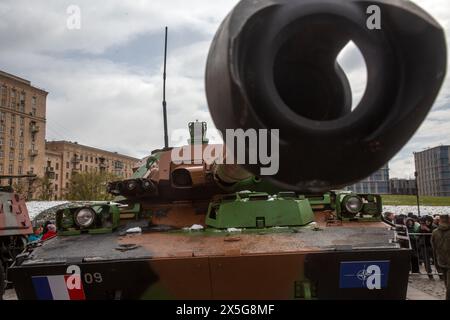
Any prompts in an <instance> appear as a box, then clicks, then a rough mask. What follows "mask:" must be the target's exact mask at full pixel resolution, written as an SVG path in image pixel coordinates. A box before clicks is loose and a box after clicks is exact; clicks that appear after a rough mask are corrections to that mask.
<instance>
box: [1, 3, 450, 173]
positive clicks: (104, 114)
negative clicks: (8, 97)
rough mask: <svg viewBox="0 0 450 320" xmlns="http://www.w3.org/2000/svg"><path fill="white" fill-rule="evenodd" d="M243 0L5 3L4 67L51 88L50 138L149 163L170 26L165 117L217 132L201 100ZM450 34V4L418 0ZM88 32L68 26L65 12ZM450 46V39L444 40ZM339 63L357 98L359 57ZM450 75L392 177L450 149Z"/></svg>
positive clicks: (158, 142)
mask: <svg viewBox="0 0 450 320" xmlns="http://www.w3.org/2000/svg"><path fill="white" fill-rule="evenodd" d="M237 2H238V1H237V0H189V1H186V0H109V1H92V0H71V1H65V0H33V1H31V0H28V1H25V0H1V1H0V46H1V50H0V69H1V70H4V71H6V72H9V73H13V74H15V75H18V76H20V77H24V78H26V79H28V80H31V82H32V84H33V85H35V86H38V87H41V88H44V89H45V90H47V91H49V96H48V100H47V140H63V139H64V140H70V141H78V142H79V143H83V144H88V145H91V146H95V147H100V148H104V149H107V150H111V151H117V152H121V153H125V154H128V155H131V156H135V157H143V156H146V155H148V154H149V153H150V151H151V150H153V149H156V148H159V147H161V146H162V144H163V132H162V127H163V126H162V111H161V92H162V76H161V73H162V62H163V36H164V35H163V32H164V31H163V28H164V26H165V25H168V26H169V29H170V30H169V33H170V34H169V56H168V83H167V86H168V87H167V96H168V117H169V127H170V128H171V129H179V128H185V127H186V124H187V122H189V121H192V120H196V119H198V120H204V121H207V122H208V124H209V126H210V127H211V128H213V123H212V120H211V117H210V116H209V113H208V109H207V105H206V98H205V93H204V69H205V63H206V56H207V53H208V49H209V45H210V42H211V40H212V37H213V36H214V33H215V31H216V30H217V28H218V26H219V24H220V22H221V21H222V20H223V18H224V17H225V16H226V14H227V13H228V12H229V11H230V10H231V9H232V7H233V6H234V5H235V4H236V3H237ZM414 2H416V3H418V4H419V5H421V6H422V7H423V8H424V9H426V10H427V11H428V12H429V13H431V14H432V15H433V16H434V17H435V18H436V19H437V20H438V21H439V22H440V23H441V25H442V26H443V27H444V28H445V30H446V32H447V38H448V35H449V34H450V5H449V3H448V0H416V1H414ZM70 5H77V6H78V7H79V8H80V9H81V28H80V29H79V30H77V29H75V30H69V29H68V28H67V18H68V17H69V14H68V13H67V9H68V7H69V6H70ZM447 43H449V40H447ZM339 61H340V62H341V64H342V65H343V67H344V69H345V70H346V71H347V72H348V76H349V78H350V79H351V84H352V88H353V90H354V94H355V99H356V100H357V99H358V97H360V96H361V94H362V92H363V90H364V79H365V77H364V76H365V70H364V63H363V59H362V58H361V57H360V55H359V52H358V51H357V50H356V49H355V48H352V47H351V46H349V47H348V48H347V49H346V50H345V52H343V53H342V54H341V56H340V59H339ZM449 78H450V77H449V76H447V80H446V82H445V84H444V87H443V89H442V90H441V93H440V96H439V98H438V100H437V102H436V104H435V106H434V107H433V111H432V112H431V113H430V115H429V116H428V119H427V120H426V122H425V123H424V124H423V125H422V127H421V128H420V130H419V131H418V132H417V134H416V135H415V136H414V138H413V139H412V140H411V141H410V142H409V144H408V145H407V146H406V147H405V148H404V149H403V150H402V151H401V152H400V153H399V154H398V155H397V156H396V157H395V158H394V159H393V160H392V161H391V163H390V167H391V176H392V177H409V176H412V175H413V173H414V164H413V157H412V152H413V151H420V150H422V149H424V148H427V147H432V146H436V145H439V144H450V79H449Z"/></svg>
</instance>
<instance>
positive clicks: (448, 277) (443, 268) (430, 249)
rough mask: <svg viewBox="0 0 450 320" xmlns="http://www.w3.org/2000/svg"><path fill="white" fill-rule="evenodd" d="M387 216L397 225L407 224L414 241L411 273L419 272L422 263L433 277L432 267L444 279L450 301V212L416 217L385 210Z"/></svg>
mask: <svg viewBox="0 0 450 320" xmlns="http://www.w3.org/2000/svg"><path fill="white" fill-rule="evenodd" d="M384 219H385V220H386V221H387V222H389V223H391V224H392V225H396V226H404V228H405V229H406V230H407V234H408V236H409V240H410V241H409V242H410V244H411V249H412V250H411V272H412V273H420V267H421V265H423V266H424V267H425V270H426V272H427V274H428V276H429V277H430V279H432V278H433V269H432V266H434V267H435V269H436V271H437V272H438V273H439V274H440V277H441V278H442V279H443V280H444V281H445V285H446V289H447V293H446V297H447V300H450V224H449V215H448V214H444V215H434V216H430V215H425V216H421V217H419V216H417V215H415V214H413V213H409V214H408V215H405V214H400V215H395V214H394V213H392V212H386V213H385V214H384Z"/></svg>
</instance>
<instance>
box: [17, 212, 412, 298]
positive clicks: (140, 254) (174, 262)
mask: <svg viewBox="0 0 450 320" xmlns="http://www.w3.org/2000/svg"><path fill="white" fill-rule="evenodd" d="M325 217H326V213H324V212H319V213H316V214H315V219H316V224H314V223H313V224H312V225H309V226H306V227H286V228H280V227H277V228H267V229H255V230H250V229H246V230H217V229H208V228H206V229H201V230H192V229H189V230H182V229H181V230H180V229H177V230H163V229H164V228H163V227H161V226H159V227H158V228H156V229H155V228H151V227H146V223H145V222H141V227H142V233H139V234H124V232H123V231H124V230H126V229H127V228H130V227H136V226H138V225H140V222H137V221H133V222H130V223H129V224H128V225H126V226H123V227H122V228H120V229H119V230H118V231H116V232H114V233H111V234H102V235H91V234H83V235H79V236H72V237H57V238H55V239H53V240H50V241H49V242H46V243H44V244H43V245H42V246H41V247H38V248H36V249H35V250H34V252H33V253H32V254H31V255H30V256H29V258H28V259H27V260H24V261H23V262H21V263H20V264H17V265H16V266H14V267H13V268H12V270H11V276H12V279H13V281H14V284H15V288H16V292H17V294H18V297H19V299H60V298H62V297H61V296H58V292H57V291H55V292H53V291H52V290H56V289H54V288H51V286H50V287H49V288H48V287H47V286H48V284H46V283H45V282H44V284H43V283H42V281H37V279H42V278H50V279H51V278H52V277H55V276H61V277H64V276H65V278H66V279H67V277H69V276H70V275H71V272H70V271H68V270H71V269H69V267H72V268H73V266H76V267H78V268H79V271H80V279H81V290H82V291H83V297H84V298H86V299H161V298H164V299H405V298H406V288H407V282H408V270H409V249H407V248H406V249H404V248H401V246H400V244H399V243H398V242H397V241H396V231H395V230H394V229H393V228H392V227H391V226H390V225H388V224H385V223H383V222H343V223H341V224H337V225H336V224H329V223H327V222H325ZM203 218H204V217H203ZM371 270H376V271H377V272H373V271H371ZM48 290H50V291H48ZM42 292H47V293H48V292H52V295H48V294H47V295H45V294H43V293H42Z"/></svg>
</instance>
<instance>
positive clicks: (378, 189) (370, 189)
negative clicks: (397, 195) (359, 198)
mask: <svg viewBox="0 0 450 320" xmlns="http://www.w3.org/2000/svg"><path fill="white" fill-rule="evenodd" d="M347 189H348V190H351V191H353V192H356V193H373V194H387V193H389V165H388V164H386V165H385V166H383V167H382V168H381V169H379V170H378V171H376V172H374V173H373V174H372V175H371V176H369V177H367V178H366V179H364V180H362V181H360V182H358V183H356V184H354V185H352V186H349V187H348V188H347Z"/></svg>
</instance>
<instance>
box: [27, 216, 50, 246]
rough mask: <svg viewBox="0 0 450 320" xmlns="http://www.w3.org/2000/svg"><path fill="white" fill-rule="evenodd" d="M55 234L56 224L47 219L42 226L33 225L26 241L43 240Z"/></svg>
mask: <svg viewBox="0 0 450 320" xmlns="http://www.w3.org/2000/svg"><path fill="white" fill-rule="evenodd" d="M55 236H56V226H55V225H54V224H53V223H52V222H51V221H47V222H46V223H45V224H44V225H42V226H35V227H34V228H33V233H32V234H30V235H29V236H28V242H37V241H45V240H48V239H51V238H53V237H55Z"/></svg>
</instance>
